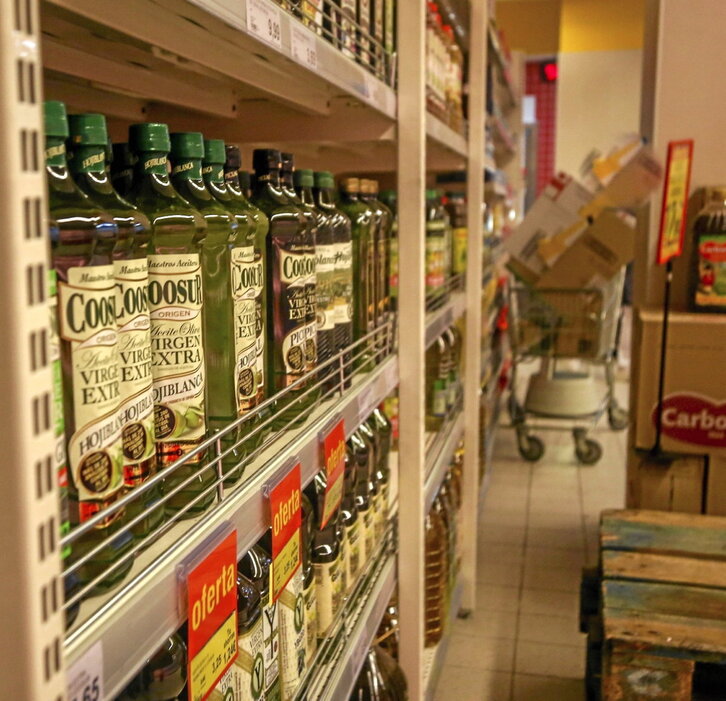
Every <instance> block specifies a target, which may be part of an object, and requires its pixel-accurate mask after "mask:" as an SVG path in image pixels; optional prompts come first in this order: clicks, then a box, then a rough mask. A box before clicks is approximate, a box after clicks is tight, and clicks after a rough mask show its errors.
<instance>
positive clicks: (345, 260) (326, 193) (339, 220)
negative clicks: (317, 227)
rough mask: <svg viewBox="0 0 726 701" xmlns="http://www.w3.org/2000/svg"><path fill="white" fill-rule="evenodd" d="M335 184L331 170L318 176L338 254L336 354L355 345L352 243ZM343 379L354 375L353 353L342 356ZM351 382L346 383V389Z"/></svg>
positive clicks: (319, 197)
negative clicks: (351, 357) (335, 192)
mask: <svg viewBox="0 0 726 701" xmlns="http://www.w3.org/2000/svg"><path fill="white" fill-rule="evenodd" d="M334 190H335V181H334V180H333V174H332V173H330V172H328V171H322V172H319V173H315V204H316V207H317V208H318V209H319V210H321V211H323V212H327V213H328V215H329V216H330V219H331V223H332V227H333V245H334V251H335V276H334V284H333V295H334V299H335V312H334V314H335V331H334V352H336V353H339V352H340V351H343V350H345V349H346V348H348V346H350V344H351V343H352V342H353V309H354V307H355V300H354V299H353V241H352V238H351V233H350V231H351V224H350V217H348V215H347V214H345V213H344V212H342V211H341V210H340V209H338V208H337V207H336V205H335V198H334ZM343 363H344V376H345V377H346V378H347V377H348V376H349V375H350V373H351V372H352V368H351V367H350V353H347V354H346V355H345V356H344V357H343ZM347 385H348V382H346V386H347Z"/></svg>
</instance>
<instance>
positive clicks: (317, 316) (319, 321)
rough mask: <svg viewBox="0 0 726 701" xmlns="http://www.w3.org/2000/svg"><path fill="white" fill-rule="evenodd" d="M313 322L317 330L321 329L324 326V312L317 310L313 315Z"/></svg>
mask: <svg viewBox="0 0 726 701" xmlns="http://www.w3.org/2000/svg"><path fill="white" fill-rule="evenodd" d="M315 322H316V323H317V325H318V328H319V329H322V328H323V327H324V326H325V312H323V311H320V310H318V311H317V312H316V314H315Z"/></svg>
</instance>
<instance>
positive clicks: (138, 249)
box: [69, 114, 164, 538]
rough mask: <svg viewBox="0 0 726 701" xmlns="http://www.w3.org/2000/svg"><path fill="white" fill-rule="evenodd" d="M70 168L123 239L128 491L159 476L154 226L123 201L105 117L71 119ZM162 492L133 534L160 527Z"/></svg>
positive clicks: (119, 253) (116, 253)
mask: <svg viewBox="0 0 726 701" xmlns="http://www.w3.org/2000/svg"><path fill="white" fill-rule="evenodd" d="M69 127H70V140H69V141H70V154H71V155H70V158H69V167H70V170H71V172H72V174H73V178H74V179H75V181H76V184H77V185H78V187H80V188H81V190H83V192H85V193H86V194H87V195H88V196H89V197H90V198H91V200H92V201H93V202H94V203H95V204H97V205H98V206H99V207H102V208H103V209H104V210H105V211H106V212H108V213H109V214H110V215H111V216H112V217H113V220H114V222H115V223H116V227H117V229H118V238H117V240H116V245H115V246H114V249H113V271H114V279H115V283H116V300H115V301H116V323H117V338H118V372H119V392H120V400H121V403H120V407H119V413H118V419H119V424H120V427H121V445H122V453H123V460H124V485H125V487H126V489H128V490H132V489H133V488H134V487H138V486H139V485H141V484H143V483H144V482H146V481H147V480H148V479H149V478H150V477H152V476H153V475H154V474H155V473H156V451H155V443H154V395H153V377H152V373H151V335H150V328H151V321H150V318H149V299H148V291H147V288H148V284H149V271H148V264H147V254H148V250H147V249H148V245H149V238H150V236H151V224H150V223H149V220H148V218H147V217H146V215H145V214H143V213H142V212H140V211H139V210H138V209H137V208H136V207H134V206H133V205H132V204H130V203H129V202H127V201H126V200H124V199H123V198H122V197H120V196H119V195H118V194H117V192H116V190H114V188H113V186H112V184H111V182H110V180H109V178H108V173H107V171H106V168H105V160H106V158H105V147H106V144H107V142H108V136H107V132H106V119H105V118H104V117H103V115H100V114H78V115H71V116H70V117H69ZM159 497H160V494H159V489H158V488H156V487H154V488H152V489H151V490H147V491H146V492H145V493H144V494H143V495H142V498H139V499H135V500H134V501H132V502H131V503H130V504H129V505H128V506H127V507H126V513H127V516H128V518H129V519H130V518H133V517H135V516H137V515H139V514H141V513H142V512H143V511H145V510H147V509H151V512H150V513H149V514H148V515H147V516H146V517H145V518H144V519H142V520H141V521H139V522H138V523H137V524H136V525H135V526H132V532H133V534H134V535H135V536H136V537H137V538H143V537H145V536H146V535H148V534H149V533H150V532H151V531H152V530H153V529H154V528H156V527H158V525H159V524H160V523H161V520H162V518H163V514H164V512H163V509H161V508H154V507H155V506H157V507H158V502H159Z"/></svg>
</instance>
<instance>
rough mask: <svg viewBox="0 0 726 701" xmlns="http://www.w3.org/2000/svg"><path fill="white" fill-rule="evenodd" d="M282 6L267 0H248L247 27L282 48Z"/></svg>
mask: <svg viewBox="0 0 726 701" xmlns="http://www.w3.org/2000/svg"><path fill="white" fill-rule="evenodd" d="M281 25H282V15H281V14H280V8H279V7H276V6H275V5H273V4H272V3H271V2H267V0H247V29H249V30H250V31H251V32H252V33H253V34H256V35H257V36H258V37H260V39H262V40H263V41H266V42H267V43H268V44H272V45H273V46H276V47H277V48H278V49H282V31H281Z"/></svg>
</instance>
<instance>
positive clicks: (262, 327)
mask: <svg viewBox="0 0 726 701" xmlns="http://www.w3.org/2000/svg"><path fill="white" fill-rule="evenodd" d="M254 264H255V267H256V269H257V272H256V273H255V275H256V277H257V279H258V280H259V281H260V285H259V287H255V355H256V358H257V359H256V361H255V384H256V385H257V401H258V403H260V402H262V400H263V399H264V398H265V374H266V372H267V370H266V368H265V334H266V333H267V331H266V329H267V319H265V314H264V312H265V308H264V298H265V287H264V280H265V271H264V269H263V265H262V252H261V251H260V250H259V249H258V248H255V263H254Z"/></svg>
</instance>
